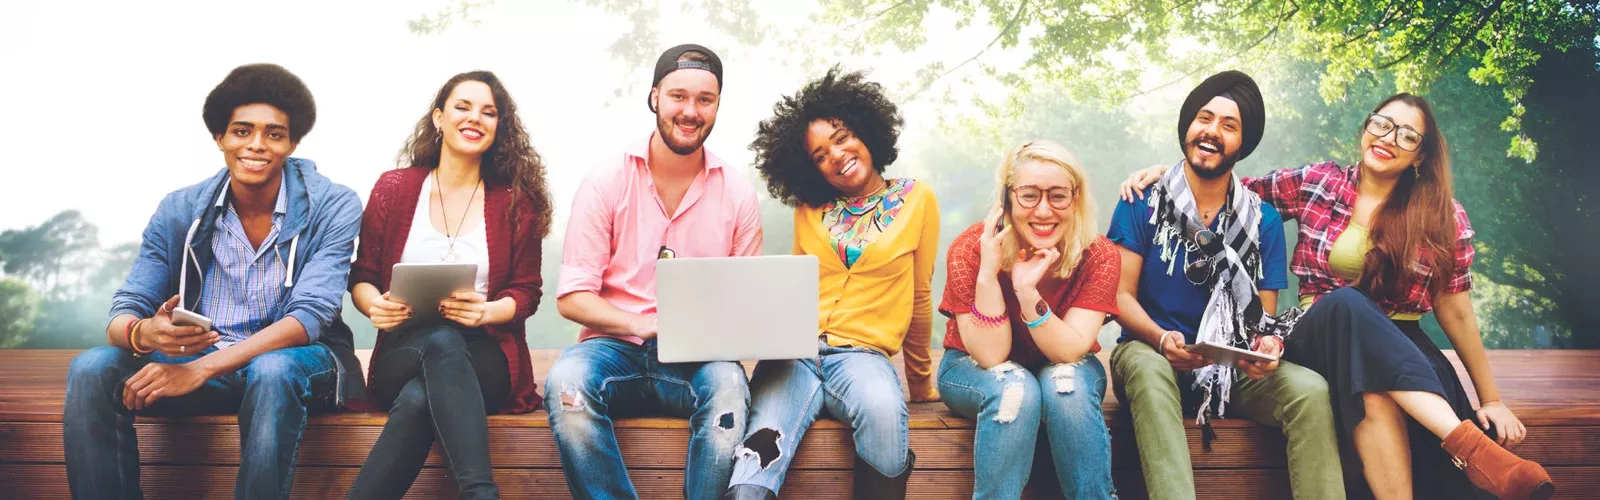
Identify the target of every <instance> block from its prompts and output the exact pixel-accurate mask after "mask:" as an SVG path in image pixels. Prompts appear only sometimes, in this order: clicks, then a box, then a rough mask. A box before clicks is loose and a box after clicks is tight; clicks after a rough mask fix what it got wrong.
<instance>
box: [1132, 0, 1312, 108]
mask: <svg viewBox="0 0 1600 500" xmlns="http://www.w3.org/2000/svg"><path fill="white" fill-rule="evenodd" d="M1298 13H1300V6H1299V5H1296V6H1295V7H1294V8H1293V9H1291V10H1290V11H1289V12H1288V13H1286V14H1284V15H1282V16H1280V17H1278V22H1277V24H1274V25H1273V26H1272V29H1270V30H1267V33H1266V34H1264V35H1261V38H1258V39H1256V41H1255V42H1254V43H1251V44H1250V45H1249V46H1247V47H1244V48H1241V49H1239V50H1236V51H1234V52H1233V54H1231V55H1229V56H1228V57H1225V58H1222V59H1219V60H1217V62H1215V63H1212V64H1207V65H1202V66H1199V67H1196V68H1194V69H1193V70H1190V71H1189V72H1188V73H1184V74H1183V76H1180V77H1178V78H1175V79H1173V80H1172V81H1169V82H1167V83H1163V84H1161V85H1157V86H1154V87H1151V88H1148V89H1144V90H1141V91H1138V92H1135V93H1134V94H1133V95H1130V96H1128V97H1127V98H1125V99H1123V101H1127V100H1129V99H1133V98H1136V97H1139V96H1142V95H1145V94H1149V93H1151V92H1155V91H1157V90H1161V89H1164V88H1167V87H1170V86H1172V85H1173V84H1176V83H1178V82H1181V81H1184V80H1188V79H1189V77H1191V76H1194V75H1195V74H1196V73H1199V72H1201V71H1206V70H1209V69H1212V68H1215V67H1217V64H1220V63H1222V62H1225V61H1231V60H1233V59H1236V58H1238V57H1239V56H1241V55H1244V53H1246V52H1249V51H1252V50H1255V48H1256V47H1260V46H1261V44H1262V43H1265V42H1266V41H1267V39H1268V38H1272V35H1275V34H1277V33H1278V30H1279V29H1280V28H1282V27H1283V23H1285V22H1288V21H1289V19H1290V18H1292V17H1294V15H1295V14H1298Z"/></svg>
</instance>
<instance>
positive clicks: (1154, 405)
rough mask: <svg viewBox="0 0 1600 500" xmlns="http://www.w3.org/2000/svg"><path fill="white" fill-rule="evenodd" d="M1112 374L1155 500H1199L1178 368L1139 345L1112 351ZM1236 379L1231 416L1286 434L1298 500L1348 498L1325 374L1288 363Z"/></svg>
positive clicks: (1129, 344)
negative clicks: (1269, 372)
mask: <svg viewBox="0 0 1600 500" xmlns="http://www.w3.org/2000/svg"><path fill="white" fill-rule="evenodd" d="M1111 372H1112V377H1114V378H1115V379H1116V387H1117V396H1118V398H1117V399H1118V400H1120V401H1122V403H1123V405H1125V406H1126V407H1128V408H1129V409H1130V411H1131V412H1132V414H1133V434H1134V440H1135V441H1138V444H1139V466H1140V468H1141V469H1143V470H1144V484H1145V488H1146V489H1148V490H1149V492H1150V498H1151V500H1166V499H1180V498H1181V499H1191V498H1194V497H1195V491H1194V469H1193V467H1192V466H1191V464H1190V461H1189V439H1188V437H1187V433H1186V431H1184V429H1183V419H1184V414H1183V394H1184V392H1192V391H1180V390H1179V388H1178V383H1179V378H1178V375H1179V374H1178V373H1177V372H1174V371H1173V369H1172V363H1170V362H1168V361H1167V358H1166V357H1164V356H1162V355H1161V353H1158V352H1156V350H1155V348H1154V347H1150V344H1146V343H1144V342H1141V341H1138V340H1130V341H1127V342H1123V343H1122V344H1121V345H1118V346H1117V349H1116V350H1115V351H1112V353H1111ZM1235 373H1236V375H1235V378H1234V379H1233V388H1232V397H1231V398H1230V400H1229V401H1228V406H1227V416H1234V415H1237V414H1241V413H1242V414H1243V415H1244V416H1248V417H1250V418H1251V419H1254V420H1255V421H1257V422H1260V423H1263V424H1266V425H1270V426H1272V427H1277V428H1280V429H1283V436H1284V437H1285V438H1287V440H1288V448H1289V449H1288V454H1289V489H1290V490H1292V491H1293V492H1294V497H1295V498H1296V499H1324V498H1326V499H1342V498H1344V497H1345V494H1344V471H1343V469H1341V468H1340V464H1339V442H1338V439H1337V438H1336V437H1335V434H1334V425H1333V406H1332V403H1331V402H1330V400H1329V399H1328V382H1327V381H1326V380H1324V379H1323V378H1322V375H1318V374H1317V372H1314V371H1311V370H1310V369H1307V368H1306V367H1303V366H1300V365H1297V364H1294V363H1290V362H1287V361H1284V362H1281V363H1279V365H1278V371H1277V372H1274V373H1273V374H1272V375H1270V376H1268V377H1266V378H1263V379H1261V380H1250V378H1249V377H1245V376H1244V375H1243V373H1242V372H1238V371H1236V372H1235ZM1186 378H1187V377H1186ZM1188 380H1193V379H1192V378H1189V379H1188ZM1185 385H1187V382H1185ZM1186 389H1187V388H1186ZM1235 412H1237V413H1235Z"/></svg>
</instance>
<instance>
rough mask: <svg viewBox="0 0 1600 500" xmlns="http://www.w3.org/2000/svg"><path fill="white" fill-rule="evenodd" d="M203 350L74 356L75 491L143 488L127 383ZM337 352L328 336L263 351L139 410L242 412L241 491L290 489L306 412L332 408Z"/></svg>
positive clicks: (70, 421) (65, 422)
mask: <svg viewBox="0 0 1600 500" xmlns="http://www.w3.org/2000/svg"><path fill="white" fill-rule="evenodd" d="M211 351H214V349H213V350H209V351H207V353H209V352H211ZM203 354H206V353H203ZM197 357H198V356H191V357H184V358H167V357H164V356H161V355H160V354H154V355H151V356H149V357H142V358H140V357H134V356H133V353H132V352H131V351H127V350H124V349H119V348H115V347H111V346H101V347H96V348H94V349H90V350H88V351H84V352H83V353H82V354H79V355H78V357H76V358H73V359H72V366H71V368H69V369H68V372H67V401H66V410H65V413H64V414H63V415H62V427H63V439H64V441H65V442H66V455H67V482H68V484H70V485H71V488H72V497H73V498H94V499H110V498H143V497H144V494H143V493H142V492H141V491H140V490H139V443H138V438H137V436H135V434H134V427H133V418H134V412H133V411H131V410H129V409H128V408H127V407H126V406H123V404H122V389H123V385H122V384H123V382H124V381H126V380H127V379H128V377H131V376H133V374H134V373H137V372H138V371H139V370H140V369H141V368H144V366H145V365H146V364H149V363H152V362H155V363H185V362H188V361H192V360H194V359H196V358H197ZM333 359H334V358H333V352H332V351H330V350H329V349H328V347H327V346H324V345H322V344H312V345H307V346H301V347H291V348H286V349H279V350H276V351H271V352H267V353H263V354H261V355H260V356H256V358H255V359H253V360H251V361H250V364H248V365H245V367H244V368H241V369H239V370H238V371H236V372H233V373H229V374H227V375H223V376H221V377H217V378H216V379H213V380H210V381H207V382H206V383H205V384H203V385H201V386H200V388H199V389H195V391H194V392H191V393H189V394H186V395H183V396H178V397H172V398H162V399H160V400H157V401H156V403H155V404H154V405H151V406H150V407H149V408H146V409H144V410H140V411H139V412H138V415H145V416H174V417H176V416H190V415H218V414H228V413H234V412H237V413H238V415H239V461H240V463H239V477H238V480H237V481H236V482H235V483H234V489H233V496H234V498H289V489H290V487H291V486H292V485H293V484H294V462H295V456H296V455H297V454H298V453H299V451H300V438H301V436H302V434H304V431H305V428H306V416H307V414H308V413H309V412H310V411H311V410H318V409H326V408H331V407H333V401H334V390H335V389H336V386H337V380H338V377H339V373H338V367H337V365H335V363H334V360H333Z"/></svg>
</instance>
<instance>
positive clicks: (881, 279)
mask: <svg viewBox="0 0 1600 500" xmlns="http://www.w3.org/2000/svg"><path fill="white" fill-rule="evenodd" d="M826 209H827V207H809V206H804V205H802V206H801V207H800V208H797V209H795V211H794V253H795V254H796V255H815V256H817V260H818V261H819V263H820V274H819V276H818V278H819V280H818V288H819V292H820V293H819V296H818V300H819V307H820V314H819V315H818V317H817V328H818V331H819V332H821V334H822V335H825V336H826V338H827V341H828V345H832V346H835V347H844V346H857V347H868V348H872V349H875V350H878V351H880V352H883V353H884V355H887V356H893V355H894V354H895V353H897V352H900V350H901V348H902V346H903V347H904V348H905V353H906V356H905V368H906V380H907V382H908V384H909V385H910V386H911V387H909V388H908V389H909V390H910V393H911V396H912V397H913V398H914V399H918V400H924V399H928V398H931V397H934V396H933V394H934V392H933V391H934V387H933V384H932V380H931V376H932V374H933V366H932V363H931V361H930V359H929V354H928V346H929V344H930V343H931V333H932V331H933V270H934V259H935V258H936V257H937V256H938V253H939V201H938V199H936V198H935V197H934V195H933V191H932V190H930V189H928V184H927V183H926V182H921V181H917V182H916V184H914V185H913V186H912V188H911V190H910V191H909V192H907V193H906V195H905V205H904V206H903V207H902V208H901V209H900V213H899V214H898V215H896V216H895V219H894V222H893V223H891V224H890V225H889V227H888V228H887V229H886V230H885V231H884V232H883V234H881V235H878V239H877V240H875V241H873V242H872V243H871V244H869V245H867V246H866V248H863V249H862V251H861V255H860V257H858V258H857V259H856V263H855V265H854V266H851V267H845V265H844V262H842V261H841V260H840V259H839V254H838V251H837V250H835V248H834V246H833V238H832V237H831V236H830V235H829V233H828V228H827V227H824V226H823V224H822V216H823V212H824V211H826Z"/></svg>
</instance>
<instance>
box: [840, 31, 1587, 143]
mask: <svg viewBox="0 0 1600 500" xmlns="http://www.w3.org/2000/svg"><path fill="white" fill-rule="evenodd" d="M823 2H824V3H823V5H824V11H823V14H821V16H820V21H822V22H824V23H828V24H831V25H835V26H851V27H856V26H859V28H858V31H859V32H860V33H862V36H861V37H859V38H855V39H852V40H849V41H848V42H847V43H849V44H850V45H851V46H850V47H849V48H850V49H852V50H855V51H857V52H860V51H863V50H868V49H870V48H872V47H875V46H884V45H892V46H894V47H895V48H897V49H899V50H901V51H910V50H914V49H917V48H920V47H922V46H923V45H924V44H926V43H927V39H926V34H927V33H930V32H937V31H941V30H946V29H948V28H950V27H952V26H940V25H938V24H937V21H935V19H939V18H938V17H937V16H932V15H930V13H931V12H932V11H933V10H934V8H939V9H944V10H948V11H953V12H954V13H956V21H955V24H954V26H953V27H954V28H962V27H965V26H966V25H968V24H969V23H974V22H978V23H985V24H987V25H988V26H989V27H990V28H991V29H993V30H994V31H995V33H996V34H995V36H994V38H993V39H992V40H991V41H990V42H989V43H988V44H987V45H985V46H983V47H975V48H974V50H973V52H972V56H971V57H970V58H967V59H965V60H960V57H962V56H964V54H957V55H956V56H954V57H953V58H952V60H951V61H950V62H949V63H946V62H943V61H941V62H935V63H931V64H929V66H928V67H927V68H926V70H925V71H924V73H923V78H925V79H927V80H928V82H931V81H932V80H935V79H938V78H942V77H944V76H945V75H948V74H950V73H951V72H952V71H954V70H955V69H957V68H959V67H961V66H965V65H968V64H971V63H974V62H978V63H981V58H982V57H983V56H985V55H986V54H988V53H989V52H990V51H991V50H992V49H995V48H1000V49H1018V48H1020V49H1022V50H1024V51H1025V52H1026V54H1027V58H1026V62H1025V63H1024V64H1023V65H1022V67H1020V68H1017V69H1013V70H998V69H996V68H992V67H986V68H985V69H986V70H989V71H990V72H991V73H992V74H995V76H998V77H1000V78H1002V79H1003V80H1004V81H1010V82H1018V83H1023V82H1040V83H1045V84H1049V85H1053V86H1060V87H1064V88H1066V89H1068V90H1069V93H1070V94H1071V95H1073V96H1076V97H1080V98H1092V99H1105V100H1108V101H1111V102H1120V101H1122V100H1125V99H1127V98H1129V97H1133V96H1137V95H1140V94H1143V93H1147V92H1150V91H1153V90H1156V89H1160V88H1163V87H1166V86H1169V85H1173V84H1176V83H1178V82H1183V81H1188V80H1189V79H1191V78H1192V77H1194V76H1197V75H1203V74H1206V73H1211V72H1215V71H1217V70H1220V69H1222V68H1223V67H1224V66H1238V65H1242V64H1244V63H1248V62H1251V61H1258V60H1261V59H1262V58H1264V57H1269V56H1272V55H1276V54H1285V55H1289V56H1293V57H1296V58H1299V59H1302V60H1307V61H1313V62H1316V63H1318V64H1320V65H1321V66H1322V68H1323V69H1322V70H1321V71H1320V72H1319V74H1318V75H1317V78H1316V79H1317V81H1318V82H1319V87H1318V91H1319V94H1320V95H1321V97H1322V98H1323V99H1324V100H1325V101H1327V102H1330V103H1332V102H1341V101H1343V100H1344V99H1345V98H1346V94H1347V92H1348V90H1349V88H1350V86H1351V85H1352V84H1353V83H1355V82H1356V81H1357V80H1358V79H1361V78H1370V77H1374V76H1387V77H1392V78H1393V81H1394V83H1395V85H1396V87H1397V88H1398V89H1400V90H1405V91H1412V92H1425V91H1426V90H1427V89H1428V87H1429V86H1430V85H1431V84H1432V83H1434V82H1436V81H1437V80H1439V79H1440V78H1441V77H1443V76H1445V75H1446V73H1447V72H1448V71H1450V70H1451V69H1452V68H1455V67H1457V65H1458V63H1461V62H1463V61H1466V62H1470V64H1471V70H1470V72H1469V75H1470V77H1471V79H1472V80H1473V81H1474V82H1476V83H1478V84H1481V85H1493V86H1496V87H1498V88H1499V89H1501V91H1502V92H1503V94H1504V99H1505V101H1506V102H1507V103H1508V104H1509V110H1508V112H1507V113H1505V114H1503V115H1501V116H1504V117H1505V119H1504V120H1503V121H1502V122H1501V126H1502V128H1503V129H1504V130H1505V131H1507V132H1511V133H1512V136H1511V138H1510V140H1509V141H1507V142H1509V146H1507V152H1508V154H1510V155H1512V156H1515V157H1518V158H1522V159H1524V160H1528V161H1532V160H1533V159H1534V158H1535V157H1536V155H1537V152H1538V148H1537V145H1536V142H1535V141H1534V139H1533V138H1531V137H1529V136H1528V135H1527V134H1525V133H1524V132H1523V129H1522V123H1523V117H1524V115H1525V111H1526V106H1525V105H1524V102H1523V100H1524V98H1525V97H1526V96H1527V93H1528V90H1529V87H1530V85H1532V84H1533V78H1532V77H1531V76H1530V73H1529V72H1530V70H1531V69H1532V68H1533V67H1534V65H1535V64H1537V63H1538V61H1539V59H1540V58H1541V57H1542V56H1543V55H1544V53H1543V52H1541V51H1540V50H1538V48H1539V47H1545V46H1551V47H1553V48H1555V49H1556V50H1557V51H1561V52H1564V51H1566V50H1568V49H1571V48H1575V47H1576V48H1583V47H1584V45H1586V43H1585V42H1584V41H1583V40H1582V39H1572V38H1569V37H1564V36H1562V35H1563V34H1565V33H1567V32H1571V31H1574V30H1582V29H1584V28H1585V27H1592V26H1593V25H1594V24H1595V23H1596V22H1597V21H1596V19H1597V12H1600V11H1597V7H1596V5H1595V2H1592V1H1585V0H1522V1H1512V2H1507V1H1504V0H1377V1H1373V0H1310V1H1307V0H1211V1H1193V0H1154V1H1152V0H1087V1H1078V2H1040V1H1036V0H903V1H890V0H885V1H876V2H856V1H852V0H823ZM958 60H959V62H956V61H958ZM948 64H954V66H952V67H950V68H946V67H945V66H946V65H948ZM1154 68H1160V69H1166V70H1172V71H1179V72H1182V73H1183V74H1182V76H1181V77H1179V78H1177V79H1174V80H1171V81H1168V82H1165V83H1159V84H1155V85H1151V84H1150V83H1149V82H1146V81H1143V80H1142V79H1141V78H1140V77H1141V75H1143V74H1144V73H1145V72H1146V71H1147V70H1149V69H1154ZM928 82H924V84H923V85H924V86H926V84H927V83H928ZM1502 143H1506V142H1502Z"/></svg>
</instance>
